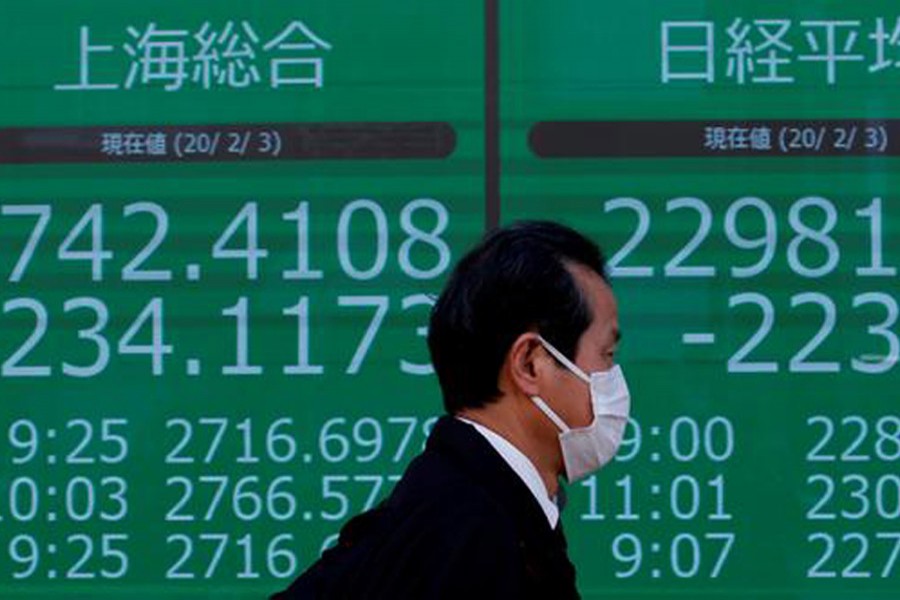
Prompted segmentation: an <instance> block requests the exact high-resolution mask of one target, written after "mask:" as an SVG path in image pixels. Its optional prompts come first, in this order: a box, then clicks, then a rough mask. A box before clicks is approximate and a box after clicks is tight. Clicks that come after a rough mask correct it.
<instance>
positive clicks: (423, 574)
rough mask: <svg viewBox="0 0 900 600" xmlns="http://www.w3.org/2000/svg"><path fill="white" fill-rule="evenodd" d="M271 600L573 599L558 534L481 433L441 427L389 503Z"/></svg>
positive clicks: (446, 420)
mask: <svg viewBox="0 0 900 600" xmlns="http://www.w3.org/2000/svg"><path fill="white" fill-rule="evenodd" d="M272 598H273V599H274V600H295V599H300V598H304V599H306V598H329V599H331V598H346V599H351V598H352V599H354V600H357V599H370V598H371V599H385V600H401V599H404V598H429V599H432V598H448V599H450V598H453V599H458V598H462V599H464V600H473V599H477V598H486V599H487V598H490V599H491V600H503V599H506V598H509V599H517V600H518V599H523V598H540V599H542V600H547V599H567V598H578V592H577V591H576V588H575V569H574V568H573V566H572V563H571V562H569V559H568V556H567V554H566V541H565V537H564V536H563V533H562V529H561V525H560V526H558V528H557V529H556V530H552V529H551V528H550V525H549V523H548V522H547V517H546V516H545V515H544V512H543V511H542V510H541V508H540V506H539V505H538V503H537V501H536V500H535V498H534V496H533V495H532V493H531V491H530V490H529V489H528V488H527V487H526V485H525V484H524V483H523V482H522V480H521V479H520V478H519V476H518V475H516V473H515V472H514V471H513V470H512V469H511V468H510V467H509V465H508V464H507V463H506V462H505V461H504V460H503V459H502V458H501V457H500V455H499V454H497V452H496V451H495V450H494V449H493V447H492V446H491V445H490V444H489V443H488V442H487V440H485V439H484V437H482V435H481V434H480V433H478V432H477V431H475V429H474V428H473V427H472V426H471V425H468V424H466V423H463V422H461V421H459V420H457V419H454V418H452V417H443V418H441V419H440V420H439V421H438V422H437V424H436V425H435V428H434V430H433V431H432V433H431V436H430V437H429V439H428V443H427V445H426V448H425V451H424V452H423V453H422V454H421V455H419V456H418V457H416V458H415V459H414V460H413V461H412V463H410V465H409V468H407V470H406V473H404V475H403V478H402V479H401V480H400V482H399V483H397V486H396V488H395V489H394V491H393V492H392V493H391V495H390V496H389V497H388V498H387V499H386V500H385V501H384V502H383V503H381V504H380V505H379V506H378V507H376V508H375V509H373V510H371V511H369V512H367V513H363V514H361V515H359V516H357V517H355V518H354V519H351V520H350V521H349V522H348V523H347V524H346V525H345V526H344V528H343V529H342V530H341V535H340V541H339V542H338V545H337V547H335V548H333V549H331V550H329V551H327V552H325V554H324V555H323V556H322V558H321V559H320V560H319V561H318V562H316V563H315V564H314V565H312V566H311V567H310V568H309V569H308V570H307V571H306V572H305V573H303V574H302V575H301V576H300V577H299V578H298V579H297V580H296V581H294V583H293V584H292V585H291V586H290V588H288V589H287V590H285V591H284V592H281V593H280V594H276V595H274V596H273V597H272Z"/></svg>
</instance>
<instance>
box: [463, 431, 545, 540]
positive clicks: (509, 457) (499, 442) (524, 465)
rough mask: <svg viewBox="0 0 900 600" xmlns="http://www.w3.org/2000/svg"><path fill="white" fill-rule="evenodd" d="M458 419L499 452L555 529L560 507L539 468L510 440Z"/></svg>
mask: <svg viewBox="0 0 900 600" xmlns="http://www.w3.org/2000/svg"><path fill="white" fill-rule="evenodd" d="M456 419H458V420H460V421H462V422H463V423H467V424H469V425H471V426H472V427H474V428H475V431H477V432H478V433H480V434H481V435H482V436H483V437H484V439H486V440H487V441H488V443H489V444H490V445H491V446H492V447H493V448H494V450H496V451H497V454H499V455H500V457H501V458H503V460H504V461H506V463H507V464H508V465H509V467H510V468H511V469H512V470H513V472H514V473H515V474H516V475H518V476H519V479H521V480H522V482H523V483H524V484H525V486H526V487H527V488H528V489H529V490H530V491H531V494H532V495H533V496H534V498H535V500H537V503H538V505H540V507H541V510H543V511H544V515H546V517H547V521H548V522H549V523H550V528H551V529H555V528H556V524H557V523H558V522H559V507H558V506H557V505H556V503H555V502H554V501H553V500H551V499H550V494H549V492H548V491H547V486H545V485H544V480H543V479H541V476H540V474H539V473H538V470H537V468H536V467H535V466H534V464H533V463H532V462H531V460H529V458H528V457H527V456H525V454H524V453H523V452H522V451H521V450H519V449H518V448H516V447H515V445H513V444H512V443H510V441H509V440H507V439H506V438H504V437H503V436H501V435H500V434H498V433H496V432H495V431H492V430H490V429H488V428H487V427H485V426H484V425H482V424H481V423H476V422H475V421H471V420H469V419H466V418H464V417H460V416H457V417H456Z"/></svg>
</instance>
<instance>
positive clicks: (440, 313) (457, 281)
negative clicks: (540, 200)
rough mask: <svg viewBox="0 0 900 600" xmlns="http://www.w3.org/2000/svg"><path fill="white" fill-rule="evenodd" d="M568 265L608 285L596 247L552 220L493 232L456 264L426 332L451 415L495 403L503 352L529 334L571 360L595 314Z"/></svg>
mask: <svg viewBox="0 0 900 600" xmlns="http://www.w3.org/2000/svg"><path fill="white" fill-rule="evenodd" d="M572 263H575V264H580V265H584V266H585V267H588V268H589V269H591V270H593V271H595V272H596V273H597V274H598V275H600V277H602V278H603V280H604V281H606V282H607V283H608V282H609V280H608V278H607V277H606V273H605V270H604V268H605V261H604V258H603V254H602V252H601V251H600V248H598V247H597V245H596V244H595V243H594V242H592V241H591V240H589V239H587V238H586V237H584V236H583V235H581V234H580V233H578V232H577V231H575V230H573V229H571V228H569V227H566V226H564V225H560V224H557V223H552V222H549V221H521V222H518V223H514V224H512V225H510V226H508V227H504V228H501V229H496V230H494V231H492V232H490V233H488V234H487V235H486V236H485V238H484V239H483V240H482V241H481V243H480V244H479V245H478V246H476V247H475V248H474V249H472V250H471V251H470V252H469V253H468V254H466V255H465V256H464V257H463V258H462V259H461V260H460V261H459V263H458V264H457V265H456V268H455V269H454V270H453V273H452V274H451V275H450V279H449V280H448V282H447V286H446V287H445V288H444V291H443V293H441V296H440V298H438V300H437V303H436V304H435V306H434V309H433V310H432V313H431V322H430V325H429V330H428V349H429V351H430V352H431V361H432V363H433V364H434V369H435V371H436V372H437V376H438V381H439V382H440V385H441V390H442V391H443V396H444V407H445V409H446V410H447V412H448V413H450V414H454V413H456V412H458V411H459V410H460V409H463V408H466V407H472V408H475V407H479V406H484V405H485V404H486V403H488V402H492V401H494V400H496V398H497V397H498V396H499V395H500V390H499V389H498V388H497V379H498V376H499V374H500V368H501V367H502V365H503V362H504V360H505V359H506V353H507V352H508V351H509V348H510V347H511V346H512V343H513V342H514V341H515V340H516V338H518V337H519V336H520V335H521V334H523V333H525V332H527V331H536V332H538V333H540V334H541V335H542V336H543V337H544V338H546V339H547V341H549V342H550V343H551V344H553V345H554V346H555V347H556V348H558V349H559V350H560V352H562V353H563V354H565V355H566V356H567V357H569V358H574V355H575V350H576V348H577V345H578V340H579V339H580V338H581V335H582V333H584V331H585V330H586V329H587V328H588V327H589V326H590V324H591V319H592V315H591V309H590V306H589V304H588V301H587V299H586V298H585V297H584V295H583V294H582V292H581V290H580V288H579V287H578V284H577V283H576V282H575V280H574V278H573V277H572V274H571V272H570V271H569V270H568V269H567V268H566V265H567V264H572Z"/></svg>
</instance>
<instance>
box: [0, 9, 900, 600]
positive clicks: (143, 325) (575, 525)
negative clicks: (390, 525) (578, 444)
mask: <svg viewBox="0 0 900 600" xmlns="http://www.w3.org/2000/svg"><path fill="white" fill-rule="evenodd" d="M497 5H499V10H498V12H496V13H494V12H492V11H491V10H488V11H487V12H486V10H485V9H486V8H488V9H490V8H491V7H492V6H493V7H494V8H497ZM898 17H900V10H898V8H897V7H896V5H892V3H889V2H869V3H865V4H860V5H858V6H854V5H852V4H848V3H838V2H822V1H819V2H805V3H800V2H778V3H776V2H763V1H757V2H728V3H726V2H696V1H685V0H678V1H673V2H664V3H663V2H651V1H650V0H639V1H638V0H636V1H635V2H632V3H629V4H623V3H611V2H602V1H588V0H569V1H568V2H564V3H551V2H549V1H548V0H522V1H521V2H515V3H514V2H500V3H495V2H493V1H491V2H482V1H479V2H476V1H474V0H471V1H470V0H466V1H462V2H453V3H436V2H415V1H413V0H402V1H395V2H342V3H335V2H324V1H319V0H315V1H310V2H285V1H277V2H269V3H251V2H238V1H235V0H232V1H227V2H206V1H203V2H191V3H183V2H182V3H177V2H174V1H170V0H166V1H162V2H153V3H122V2H110V1H102V0H81V1H77V2H61V1H54V0H35V1H34V2H32V3H29V4H27V5H25V4H19V3H16V4H13V3H11V2H5V1H3V2H2V3H0V49H2V52H0V291H2V293H0V309H2V310H0V597H2V598H42V597H48V596H51V595H60V594H63V595H67V596H77V595H81V596H83V597H118V596H120V595H126V594H127V595H129V596H132V597H141V598H160V597H165V598H185V599H187V598H201V597H206V596H208V595H210V594H216V595H218V596H225V597H232V598H248V599H249V598H260V597H264V596H265V595H267V594H268V593H271V592H272V591H274V590H276V589H279V588H282V587H284V586H285V585H286V584H287V582H288V581H290V580H291V578H292V577H294V576H295V575H296V574H297V573H298V572H299V570H301V569H302V568H304V567H305V566H306V565H307V564H309V563H310V562H311V561H312V560H314V559H315V557H316V556H317V555H318V553H319V552H320V551H321V549H322V548H323V547H326V546H327V545H328V544H330V543H332V542H333V540H334V537H333V535H334V533H335V532H336V531H337V529H338V528H339V527H340V525H341V523H343V522H344V521H345V520H346V519H347V518H348V517H349V516H351V515H353V514H355V513H357V512H359V511H361V510H363V509H364V508H366V507H368V506H371V505H373V504H374V503H375V502H377V500H378V499H379V498H381V497H383V495H384V494H385V493H387V491H388V490H389V489H390V487H391V485H392V484H393V482H394V481H396V478H397V477H398V476H399V475H400V474H401V473H402V471H403V468H404V466H405V464H406V463H407V462H408V460H409V459H410V458H411V457H412V456H414V455H415V454H416V453H417V452H418V451H419V449H420V448H421V445H422V442H423V441H424V439H425V437H426V435H427V432H428V430H429V427H430V425H431V423H433V418H434V417H435V416H436V415H437V414H439V413H440V410H441V409H440V395H439V390H438V388H437V384H436V381H435V379H434V377H433V376H431V367H430V365H429V364H428V356H427V350H426V348H425V344H424V339H423V335H424V333H425V329H424V326H425V324H426V322H427V321H426V320H427V315H428V307H429V305H430V303H431V302H432V301H433V297H434V294H436V293H438V292H439V291H440V289H441V285H442V283H443V281H444V279H445V277H446V275H447V273H448V271H449V269H451V268H452V266H453V264H454V263H455V260H456V259H458V258H459V256H460V255H461V254H462V253H463V252H465V250H466V249H467V248H468V247H469V246H470V245H471V244H472V243H474V242H475V240H477V239H478V238H479V237H480V235H481V234H482V232H483V231H484V229H485V223H486V222H487V223H488V224H491V223H492V222H493V221H495V220H497V218H498V217H499V222H500V223H507V222H511V221H513V220H516V219H520V218H552V219H558V220H561V221H563V222H566V223H569V224H571V225H573V226H576V227H577V228H579V229H581V230H582V231H584V232H586V233H588V234H589V235H591V236H592V237H593V238H594V239H595V240H596V241H597V242H598V243H599V244H600V245H601V246H602V247H603V248H604V250H605V252H606V254H607V256H608V257H609V258H610V263H611V271H610V274H611V277H612V282H613V287H614V290H615V291H616V294H617V296H618V298H619V302H620V321H621V326H622V329H623V335H624V340H625V341H624V343H623V346H622V350H621V358H620V362H621V363H622V365H623V369H624V371H625V373H626V375H627V377H628V380H629V383H630V386H631V390H632V395H633V421H632V424H631V425H630V426H629V428H628V430H627V437H626V441H625V444H624V445H623V448H622V452H621V454H620V456H619V457H618V459H617V460H616V462H615V464H614V465H612V466H611V467H609V468H608V469H606V470H604V471H602V472H601V473H600V474H598V475H596V476H593V477H591V478H589V479H587V480H586V481H584V482H581V483H576V484H573V485H570V486H568V496H569V503H568V506H567V507H566V510H565V511H564V513H563V515H564V522H565V526H566V531H567V536H568V538H569V542H570V554H571V557H572V559H573V562H575V564H576V566H577V568H578V574H579V588H580V590H581V593H582V595H583V596H584V597H585V598H598V599H599V598H634V599H644V598H647V599H649V598H659V597H664V596H667V595H672V596H680V597H695V596H696V597H701V596H702V597H706V598H718V599H726V598H735V597H766V598H835V599H837V598H841V599H843V598H854V599H856V598H861V599H863V598H879V599H883V598H894V597H898V596H900V586H898V579H900V565H897V562H898V561H900V475H898V468H897V467H898V465H900V408H898V404H897V401H898V393H897V389H898V376H897V367H896V362H897V356H898V353H900V340H898V325H897V319H898V312H900V311H898V307H897V296H898V290H900V286H898V283H897V281H898V280H897V278H898V274H897V267H898V263H900V255H898V246H897V242H896V240H897V238H898V224H900V214H898V211H900V200H898V196H897V192H896V191H895V188H896V187H897V184H898V183H900V180H898V175H897V174H896V173H895V172H894V169H896V161H897V159H896V155H897V154H898V153H900V142H898V141H896V138H898V136H900V127H898V123H900V121H896V120H895V119H897V118H898V117H900V115H898V114H895V113H898V112H900V108H897V107H900V91H898V90H900V86H898V84H900V68H898V67H900V21H898ZM495 43H496V44H497V45H496V46H494V44H495ZM494 49H496V50H497V54H493V56H492V52H493V50H494ZM486 75H487V77H486ZM492 81H493V85H492V84H491V82H492ZM495 94H496V95H495ZM495 125H499V128H498V129H495V128H494V127H495ZM495 144H499V148H498V153H499V156H498V157H495V156H494V154H493V153H494V149H495V148H497V146H495ZM495 158H499V160H497V161H495ZM492 161H494V162H492ZM493 186H496V187H498V188H499V196H492V193H491V190H492V189H495V188H494V187H493Z"/></svg>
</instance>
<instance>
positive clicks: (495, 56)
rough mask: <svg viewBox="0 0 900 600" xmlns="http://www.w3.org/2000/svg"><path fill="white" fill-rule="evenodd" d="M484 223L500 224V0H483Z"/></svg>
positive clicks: (489, 226)
mask: <svg viewBox="0 0 900 600" xmlns="http://www.w3.org/2000/svg"><path fill="white" fill-rule="evenodd" d="M484 30H485V32H484V206H485V212H484V226H485V230H486V231H490V230H491V229H494V228H496V227H497V226H498V225H499V224H500V0H484Z"/></svg>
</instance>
